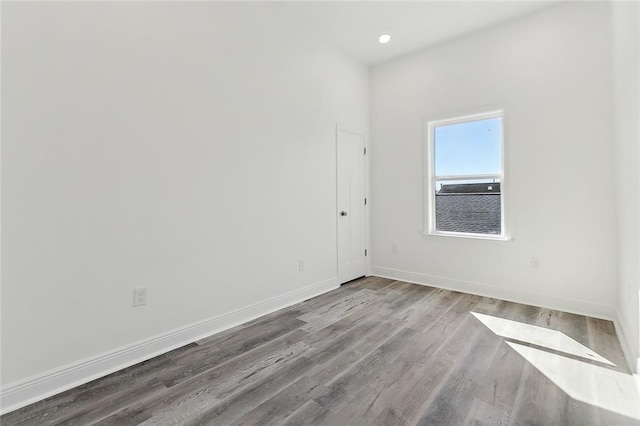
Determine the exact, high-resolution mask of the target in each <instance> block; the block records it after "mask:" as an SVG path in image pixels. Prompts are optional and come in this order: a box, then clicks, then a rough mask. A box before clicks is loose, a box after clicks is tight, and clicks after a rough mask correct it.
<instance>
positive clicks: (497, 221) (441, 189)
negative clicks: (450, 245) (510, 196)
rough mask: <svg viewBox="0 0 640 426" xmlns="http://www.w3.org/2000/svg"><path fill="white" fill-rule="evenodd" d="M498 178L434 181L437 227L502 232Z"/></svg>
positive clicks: (478, 231) (467, 231)
mask: <svg viewBox="0 0 640 426" xmlns="http://www.w3.org/2000/svg"><path fill="white" fill-rule="evenodd" d="M500 187H501V182H500V180H499V179H486V180H484V181H483V180H479V179H473V180H472V179H469V180H460V181H436V193H435V194H436V195H435V198H436V212H435V214H436V230H437V231H446V232H465V233H470V234H488V235H501V234H502V209H501V196H500V190H501V188H500Z"/></svg>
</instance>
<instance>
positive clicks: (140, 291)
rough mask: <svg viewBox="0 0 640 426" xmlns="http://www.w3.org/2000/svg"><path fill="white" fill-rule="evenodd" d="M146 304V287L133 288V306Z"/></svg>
mask: <svg viewBox="0 0 640 426" xmlns="http://www.w3.org/2000/svg"><path fill="white" fill-rule="evenodd" d="M146 304H147V288H146V287H141V288H134V289H133V306H134V307H137V306H142V305H146Z"/></svg>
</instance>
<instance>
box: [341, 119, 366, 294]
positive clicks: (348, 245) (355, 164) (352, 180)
mask: <svg viewBox="0 0 640 426" xmlns="http://www.w3.org/2000/svg"><path fill="white" fill-rule="evenodd" d="M337 152H338V176H337V182H338V203H337V205H338V210H337V211H336V214H337V216H338V280H339V282H340V284H342V283H345V282H347V281H351V280H353V279H355V278H359V277H361V276H363V275H364V274H365V271H366V266H365V265H366V264H365V192H364V158H365V151H364V136H362V135H359V134H356V133H351V132H347V131H344V130H340V129H338V132H337Z"/></svg>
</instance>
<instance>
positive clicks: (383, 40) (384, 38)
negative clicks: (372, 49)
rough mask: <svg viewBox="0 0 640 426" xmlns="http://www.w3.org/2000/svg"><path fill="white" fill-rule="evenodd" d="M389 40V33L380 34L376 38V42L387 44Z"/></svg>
mask: <svg viewBox="0 0 640 426" xmlns="http://www.w3.org/2000/svg"><path fill="white" fill-rule="evenodd" d="M390 41H391V36H390V35H389V34H382V35H381V36H380V38H378V43H380V44H387V43H389V42H390Z"/></svg>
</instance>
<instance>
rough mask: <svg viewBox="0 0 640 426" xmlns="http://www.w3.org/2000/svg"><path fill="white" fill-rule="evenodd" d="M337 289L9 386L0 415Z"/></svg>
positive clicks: (321, 287)
mask: <svg viewBox="0 0 640 426" xmlns="http://www.w3.org/2000/svg"><path fill="white" fill-rule="evenodd" d="M338 287H339V285H338V279H337V278H331V279H329V280H326V281H321V282H319V283H316V284H312V285H310V286H306V287H304V288H301V289H298V290H294V291H292V292H289V293H286V294H283V295H280V296H276V297H273V298H271V299H267V300H264V301H262V302H259V303H256V304H254V305H251V306H247V307H244V308H241V309H238V310H236V311H233V312H229V313H226V314H222V315H218V316H216V317H213V318H209V319H207V320H204V321H201V322H197V323H194V324H190V325H187V326H186V327H181V328H178V329H174V330H171V331H169V332H167V333H163V334H160V335H157V336H154V337H151V338H148V339H145V340H141V341H138V342H135V343H132V344H130V345H126V346H122V347H120V348H116V349H114V350H111V351H108V352H105V353H102V354H98V355H96V356H93V357H90V358H85V359H83V360H80V361H77V362H73V363H71V364H67V365H65V366H62V367H59V368H56V369H53V370H49V371H46V372H44V373H41V374H38V375H35V376H32V377H29V378H27V379H24V380H20V381H18V382H14V383H10V384H8V385H7V386H4V387H3V388H2V389H1V390H0V413H2V414H5V413H8V412H10V411H13V410H17V409H18V408H21V407H24V406H26V405H29V404H31V403H34V402H36V401H40V400H42V399H44V398H47V397H50V396H52V395H55V394H58V393H60V392H64V391H66V390H68V389H71V388H74V387H76V386H79V385H81V384H84V383H87V382H90V381H91V380H95V379H97V378H100V377H103V376H106V375H107V374H111V373H113V372H115V371H118V370H121V369H123V368H126V367H129V366H132V365H134V364H137V363H139V362H142V361H145V360H147V359H150V358H153V357H154V356H158V355H161V354H163V353H166V352H168V351H170V350H173V349H176V348H179V347H181V346H184V345H187V344H189V343H192V342H195V341H196V340H200V339H203V338H205V337H208V336H211V335H212V334H215V333H219V332H221V331H224V330H227V329H229V328H232V327H235V326H237V325H240V324H243V323H245V322H247V321H250V320H253V319H255V318H259V317H261V316H263V315H266V314H269V313H271V312H275V311H277V310H279V309H282V308H285V307H287V306H291V305H293V304H295V303H298V302H301V301H303V300H306V299H309V298H311V297H314V296H318V295H320V294H322V293H326V292H327V291H330V290H333V289H336V288H338Z"/></svg>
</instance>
